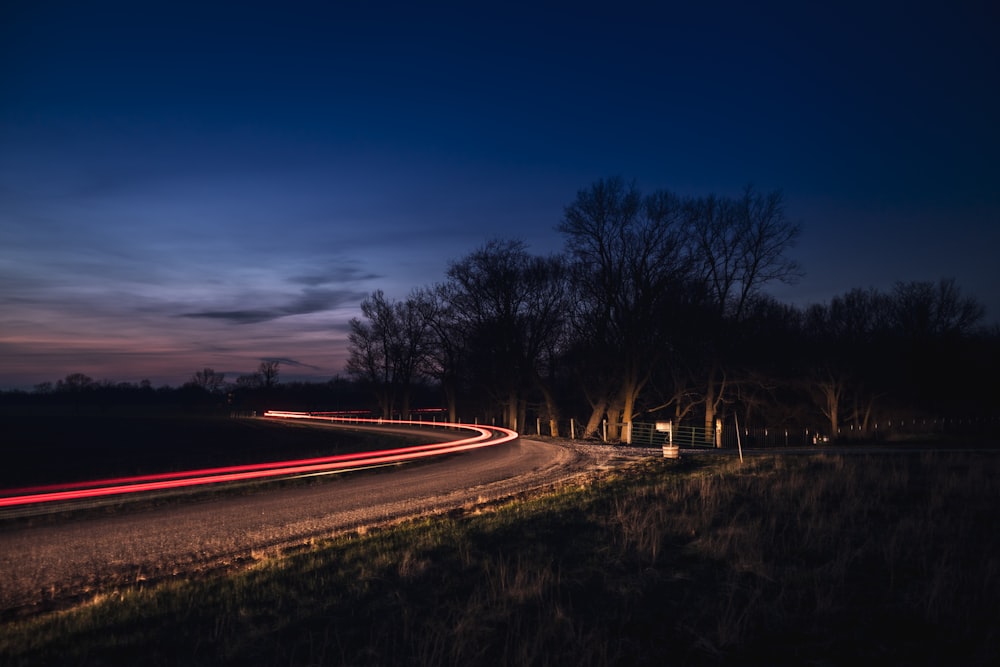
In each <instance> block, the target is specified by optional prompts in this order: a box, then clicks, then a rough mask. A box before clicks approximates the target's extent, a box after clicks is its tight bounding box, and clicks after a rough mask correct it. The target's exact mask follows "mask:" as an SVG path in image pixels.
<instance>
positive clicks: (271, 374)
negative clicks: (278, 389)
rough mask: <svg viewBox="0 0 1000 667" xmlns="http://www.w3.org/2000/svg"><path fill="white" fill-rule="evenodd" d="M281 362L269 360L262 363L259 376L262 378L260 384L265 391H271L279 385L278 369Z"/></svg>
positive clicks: (258, 372) (258, 371) (258, 368)
mask: <svg viewBox="0 0 1000 667" xmlns="http://www.w3.org/2000/svg"><path fill="white" fill-rule="evenodd" d="M280 365H281V362H280V361H274V360H267V361H262V362H260V365H259V366H258V367H257V375H259V376H260V383H261V386H263V387H264V389H271V388H272V387H274V386H275V385H277V384H278V367H279V366H280Z"/></svg>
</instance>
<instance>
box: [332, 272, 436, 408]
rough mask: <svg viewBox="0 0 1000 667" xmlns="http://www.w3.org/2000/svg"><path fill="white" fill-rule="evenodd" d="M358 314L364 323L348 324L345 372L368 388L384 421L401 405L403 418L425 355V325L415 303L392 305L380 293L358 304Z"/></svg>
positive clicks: (357, 321)
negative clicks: (359, 310) (371, 390)
mask: <svg viewBox="0 0 1000 667" xmlns="http://www.w3.org/2000/svg"><path fill="white" fill-rule="evenodd" d="M361 312H362V314H363V315H364V317H365V320H366V321H362V320H361V319H359V318H353V319H352V320H351V322H350V327H351V332H350V334H349V335H348V343H349V357H348V361H347V372H348V373H349V374H350V375H352V376H354V377H355V378H357V379H359V380H362V381H364V382H367V383H369V384H371V386H372V388H373V389H374V391H375V395H376V398H377V400H378V403H379V407H380V408H381V410H382V416H383V417H386V418H389V417H392V415H393V412H394V411H395V409H396V406H397V403H398V402H400V401H401V403H402V405H401V409H402V414H403V415H404V416H406V415H408V414H409V410H410V405H409V401H410V390H411V386H412V383H413V381H414V379H415V378H416V375H417V373H418V372H419V370H420V368H421V364H422V361H423V358H424V355H425V348H426V346H427V323H426V321H425V320H424V318H423V317H422V314H421V311H420V308H419V307H418V304H417V302H416V301H415V300H414V299H412V298H411V299H407V300H405V301H402V302H396V301H392V300H390V299H387V298H386V297H385V294H384V293H383V292H382V290H377V291H375V292H373V293H372V295H371V296H370V297H369V298H367V299H365V300H364V301H362V302H361Z"/></svg>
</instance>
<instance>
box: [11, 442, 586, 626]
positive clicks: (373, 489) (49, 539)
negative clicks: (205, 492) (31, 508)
mask: <svg viewBox="0 0 1000 667" xmlns="http://www.w3.org/2000/svg"><path fill="white" fill-rule="evenodd" d="M588 459H589V457H587V456H585V455H584V454H582V453H581V451H580V450H579V449H578V448H571V447H565V446H562V445H558V444H552V443H543V442H538V441H533V440H524V439H522V440H516V441H514V442H512V443H507V444H503V445H498V446H495V447H489V448H486V449H482V450H476V451H472V452H466V453H463V454H460V455H457V456H452V457H450V458H446V459H444V460H441V461H435V462H433V463H430V464H426V465H407V466H402V467H399V468H395V469H391V470H388V471H384V472H379V473H373V472H366V473H361V474H349V475H338V476H336V478H334V479H332V480H330V481H329V482H327V483H323V484H318V485H310V486H304V487H292V488H281V489H273V488H272V489H269V490H268V489H266V487H265V488H264V489H263V490H261V491H260V492H255V493H253V494H250V495H243V496H235V497H233V496H230V497H216V498H210V499H202V500H196V501H193V502H185V503H175V504H171V505H169V506H166V507H159V508H151V509H143V510H135V511H128V512H124V513H122V514H118V515H112V516H87V517H83V518H80V519H79V520H73V521H69V522H59V523H52V522H42V523H40V524H39V525H34V526H33V525H26V524H24V523H23V522H21V523H13V524H11V525H8V526H4V525H3V524H2V523H0V572H2V573H3V575H2V576H0V615H2V616H11V615H17V614H22V613H32V612H34V611H42V610H46V609H52V608H57V607H60V606H64V605H67V604H71V603H73V602H75V601H79V600H82V599H86V598H87V597H89V596H93V595H96V594H99V593H102V592H108V591H113V590H114V589H115V588H116V587H119V586H130V585H134V584H137V583H141V582H150V581H158V580H163V579H167V578H170V577H173V576H183V575H187V574H191V573H197V572H205V571H211V570H214V569H221V568H228V567H234V566H237V565H239V564H241V563H245V562H250V561H253V560H256V559H259V558H261V557H264V556H267V555H271V554H277V553H280V552H281V551H282V550H284V549H287V548H289V547H294V546H296V545H301V544H305V543H308V542H310V541H311V540H313V539H316V538H322V537H327V536H330V535H333V534H336V533H338V532H343V531H345V530H350V529H354V528H358V527H360V526H371V525H379V524H386V523H391V522H393V521H398V520H400V519H404V518H407V517H413V516H417V515H422V514H429V513H435V512H442V511H446V510H450V509H455V508H462V507H469V506H474V505H476V504H479V503H484V502H489V501H492V500H496V499H500V498H505V497H509V496H511V495H514V494H517V493H520V492H523V491H526V490H530V489H533V488H539V487H543V486H546V485H549V484H552V483H555V482H557V481H560V480H564V479H568V478H570V477H573V476H574V475H576V474H578V473H581V472H582V471H583V470H585V469H586V468H588V467H589V465H590V462H589V461H588Z"/></svg>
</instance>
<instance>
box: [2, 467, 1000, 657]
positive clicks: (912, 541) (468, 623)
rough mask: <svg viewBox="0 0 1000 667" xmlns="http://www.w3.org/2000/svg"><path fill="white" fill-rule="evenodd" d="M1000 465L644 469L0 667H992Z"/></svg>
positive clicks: (368, 546)
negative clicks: (342, 666)
mask: <svg viewBox="0 0 1000 667" xmlns="http://www.w3.org/2000/svg"><path fill="white" fill-rule="evenodd" d="M998 526H1000V453H997V452H996V451H986V450H982V451H974V452H972V451H963V452H934V451H925V452H915V453H903V452H892V453H884V454H845V455H835V454H820V455H815V456H782V455H767V456H759V457H753V458H749V459H747V461H746V463H744V464H740V463H739V461H737V460H735V459H733V458H731V457H718V456H715V455H710V454H705V455H698V456H694V455H692V456H688V457H685V458H683V459H680V460H664V459H651V460H650V461H648V462H646V463H644V464H641V465H639V466H636V467H633V468H630V469H628V470H625V471H622V472H619V473H611V474H609V476H608V477H607V478H605V479H603V480H600V481H596V482H594V483H591V484H588V485H586V486H581V487H574V488H567V489H564V490H562V491H560V492H557V493H552V494H547V495H544V496H541V497H538V498H534V499H531V500H526V501H519V502H514V503H511V504H509V505H505V506H503V507H500V508H497V510H496V511H495V512H487V513H484V514H478V515H474V516H466V517H461V516H452V517H437V518H433V519H427V520H422V521H416V522H413V523H410V524H406V525H402V526H398V527H396V528H392V529H386V530H378V531H371V532H368V533H367V534H364V533H362V534H356V535H347V536H341V537H337V538H333V539H330V540H328V541H326V542H321V543H317V544H314V545H312V546H310V547H306V548H304V549H303V550H301V551H298V552H296V553H292V554H287V555H285V556H283V557H281V558H275V559H271V560H266V561H262V562H260V563H258V564H257V565H256V566H255V567H253V568H251V569H249V570H246V571H243V572H235V573H231V574H228V575H225V576H212V577H204V578H201V579H198V580H193V581H188V582H183V583H180V582H175V583H169V584H165V585H160V586H153V587H147V588H137V589H130V590H120V591H115V592H113V593H112V594H109V595H106V596H103V597H102V598H100V599H98V600H95V601H94V602H93V603H92V604H88V605H84V606H82V607H80V608H78V609H76V610H73V611H70V612H66V613H59V614H51V615H47V616H41V617H37V618H34V619H30V620H21V621H12V622H10V623H7V624H6V625H3V626H0V664H10V665H42V664H53V665H55V664H60V665H71V664H81V665H83V664H88V665H117V664H137V663H141V664H144V665H150V666H153V665H178V664H184V665H321V664H345V665H463V666H467V665H518V666H520V665H572V666H573V667H578V666H583V665H790V666H791V665H852V666H853V665H859V664H879V665H928V666H930V665H935V666H937V665H993V664H995V659H996V656H997V655H998V654H1000V604H998V600H1000V531H998V529H997V527H998Z"/></svg>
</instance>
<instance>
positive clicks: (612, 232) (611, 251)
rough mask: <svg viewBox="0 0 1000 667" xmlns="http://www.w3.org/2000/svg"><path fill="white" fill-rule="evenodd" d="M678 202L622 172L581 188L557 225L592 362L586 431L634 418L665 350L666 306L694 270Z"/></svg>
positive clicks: (581, 342)
mask: <svg viewBox="0 0 1000 667" xmlns="http://www.w3.org/2000/svg"><path fill="white" fill-rule="evenodd" d="M682 214H683V208H682V206H681V201H680V200H679V199H678V198H677V197H675V196H674V195H672V194H671V193H669V192H666V191H659V192H655V193H653V194H652V195H650V196H648V197H643V195H642V194H641V193H640V192H639V190H638V189H637V188H636V187H635V186H634V185H628V186H627V185H625V183H624V182H623V181H622V180H621V179H618V178H613V179H607V180H601V181H598V182H596V183H594V184H593V185H592V186H591V187H590V188H588V189H586V190H581V191H580V192H579V193H577V197H576V200H575V201H574V202H573V203H572V204H571V205H569V206H568V207H567V208H566V210H565V213H564V215H563V220H562V222H561V223H560V225H559V226H558V229H559V231H561V232H562V233H563V234H565V235H566V246H567V249H568V252H569V255H570V257H571V258H572V262H573V268H572V284H573V289H574V293H575V295H576V303H577V306H578V307H577V309H576V311H575V312H574V320H573V322H574V338H575V340H576V342H577V349H578V350H579V354H580V356H584V357H588V358H589V360H590V365H589V366H588V368H587V370H586V371H585V375H582V376H581V381H582V384H583V387H584V391H585V393H586V394H587V397H588V401H589V402H590V405H591V416H590V418H589V420H588V423H587V427H586V432H587V433H588V434H591V433H593V432H594V430H596V428H597V426H598V424H599V423H600V420H601V418H602V417H604V416H607V418H608V424H609V427H610V431H609V436H610V437H611V438H612V439H618V437H619V433H618V424H619V423H630V422H631V421H632V417H633V413H634V411H635V406H636V401H637V399H638V397H639V393H640V392H641V391H642V388H643V387H644V386H645V384H646V383H647V382H648V380H649V378H650V373H651V371H652V368H653V367H654V365H655V364H656V363H657V362H658V360H659V359H660V358H661V357H662V356H663V354H664V353H665V351H666V349H667V346H668V341H667V340H665V336H664V335H663V331H662V329H661V328H660V325H661V324H662V323H663V322H665V318H664V317H663V314H664V311H665V309H666V304H667V303H668V302H669V301H670V300H671V299H672V298H673V294H674V291H675V290H676V289H677V288H679V287H681V286H682V285H683V284H684V283H685V281H686V279H687V277H688V275H689V271H690V256H689V253H688V249H687V248H686V247H685V245H684V244H683V242H682V241H683V231H684V229H683V218H682Z"/></svg>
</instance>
